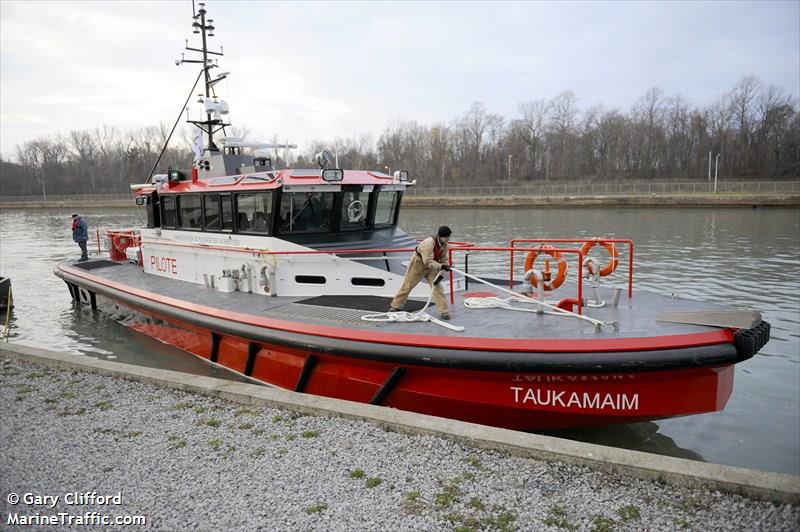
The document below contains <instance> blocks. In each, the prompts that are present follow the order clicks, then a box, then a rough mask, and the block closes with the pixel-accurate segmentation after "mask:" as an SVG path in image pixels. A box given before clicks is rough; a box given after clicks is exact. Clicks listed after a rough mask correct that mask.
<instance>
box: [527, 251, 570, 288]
mask: <svg viewBox="0 0 800 532" xmlns="http://www.w3.org/2000/svg"><path fill="white" fill-rule="evenodd" d="M539 255H550V256H551V257H553V259H555V260H556V261H558V273H557V274H556V277H555V279H553V280H552V281H549V280H548V279H545V280H544V282H542V285H543V288H544V289H545V290H547V291H552V290H555V289H556V288H558V287H559V286H561V285H562V284H563V283H564V280H565V279H566V278H567V261H566V260H564V258H563V257H562V256H561V253H559V252H558V251H556V249H555V248H554V247H553V246H540V247H539V249H537V250H534V251H531V252H530V253H528V256H527V258H526V259H525V271H526V272H527V271H530V270H531V269H533V265H534V263H535V262H536V257H538V256H539ZM549 273H550V271H549V269H548V270H545V275H546V276H547V275H549ZM531 284H532V285H533V286H534V287H536V276H532V277H531Z"/></svg>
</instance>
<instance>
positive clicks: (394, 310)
mask: <svg viewBox="0 0 800 532" xmlns="http://www.w3.org/2000/svg"><path fill="white" fill-rule="evenodd" d="M402 310H403V309H401V308H394V307H389V310H387V311H386V312H401V311H402Z"/></svg>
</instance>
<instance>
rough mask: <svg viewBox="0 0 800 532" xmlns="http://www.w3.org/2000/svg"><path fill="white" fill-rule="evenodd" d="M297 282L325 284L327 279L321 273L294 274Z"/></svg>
mask: <svg viewBox="0 0 800 532" xmlns="http://www.w3.org/2000/svg"><path fill="white" fill-rule="evenodd" d="M294 281H295V282H296V283H297V284H325V283H326V282H327V280H326V279H325V277H323V276H322V275H295V276H294Z"/></svg>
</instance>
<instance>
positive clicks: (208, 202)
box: [203, 194, 233, 231]
mask: <svg viewBox="0 0 800 532" xmlns="http://www.w3.org/2000/svg"><path fill="white" fill-rule="evenodd" d="M203 215H204V218H205V228H206V231H232V230H233V209H232V208H231V195H230V194H204V195H203Z"/></svg>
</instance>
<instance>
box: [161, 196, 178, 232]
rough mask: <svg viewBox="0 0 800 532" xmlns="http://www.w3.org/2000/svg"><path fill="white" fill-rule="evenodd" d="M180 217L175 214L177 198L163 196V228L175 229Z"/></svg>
mask: <svg viewBox="0 0 800 532" xmlns="http://www.w3.org/2000/svg"><path fill="white" fill-rule="evenodd" d="M177 220H178V217H177V215H176V212H175V196H173V195H164V196H161V227H163V228H165V229H175V228H176V227H177Z"/></svg>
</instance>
